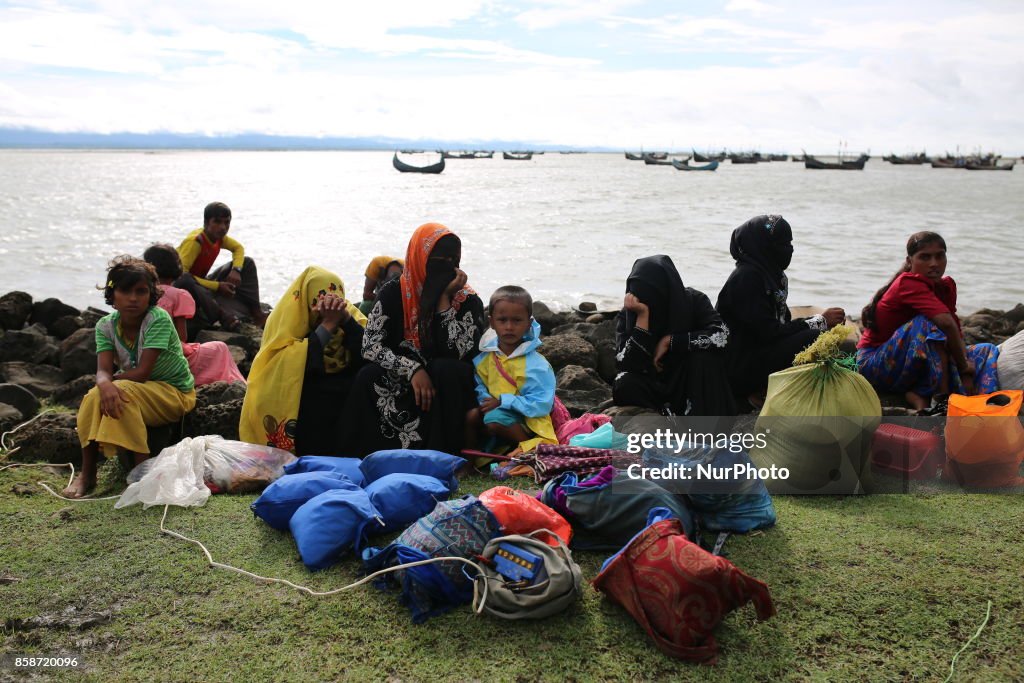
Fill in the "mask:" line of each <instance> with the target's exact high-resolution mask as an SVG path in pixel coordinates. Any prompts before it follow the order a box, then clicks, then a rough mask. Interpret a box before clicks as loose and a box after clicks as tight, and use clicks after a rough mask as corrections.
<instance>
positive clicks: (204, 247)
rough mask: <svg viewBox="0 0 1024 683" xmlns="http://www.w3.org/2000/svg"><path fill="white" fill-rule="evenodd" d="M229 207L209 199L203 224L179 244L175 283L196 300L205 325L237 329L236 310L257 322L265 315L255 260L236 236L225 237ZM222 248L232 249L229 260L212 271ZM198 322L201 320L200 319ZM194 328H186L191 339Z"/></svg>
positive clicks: (259, 322)
mask: <svg viewBox="0 0 1024 683" xmlns="http://www.w3.org/2000/svg"><path fill="white" fill-rule="evenodd" d="M230 228H231V209H229V208H228V206H227V205H226V204H224V203H223V202H211V203H210V204H207V205H206V208H205V209H204V210H203V227H202V228H199V229H197V230H193V231H192V232H190V233H189V234H188V236H186V237H185V239H184V240H183V241H182V242H181V244H180V245H179V246H178V255H179V256H180V257H181V266H182V269H183V270H184V271H185V272H184V274H183V275H182V276H181V277H180V278H178V280H176V281H175V283H174V286H175V287H179V288H181V289H184V290H185V291H187V292H188V293H189V294H191V295H192V298H193V299H195V301H196V308H197V309H199V311H200V312H201V313H202V316H196V318H197V319H198V318H204V319H205V320H204V321H203V322H205V323H206V324H207V325H212V324H213V323H215V322H220V324H221V327H223V328H224V329H226V330H232V331H234V330H237V329H238V326H239V324H240V321H239V319H238V314H239V313H242V314H243V315H244V314H246V313H247V314H248V315H249V316H250V317H251V318H252V319H253V322H255V323H256V324H257V325H259V326H261V327H262V326H263V323H264V322H266V319H267V316H266V314H265V313H264V312H263V311H262V309H261V308H260V283H259V276H258V275H257V272H256V263H255V262H254V261H253V260H252V259H251V258H249V257H248V256H246V255H245V248H244V247H243V246H242V245H241V243H240V242H238V240H236V239H234V238H232V237H228V230H229V229H230ZM221 249H227V250H228V251H230V252H231V263H229V264H224V265H223V266H221V267H219V268H217V269H216V270H214V271H213V272H212V273H211V272H210V268H212V267H213V263H214V261H216V260H217V256H218V255H219V254H220V250H221ZM200 324H201V323H200ZM196 331H197V330H194V329H193V330H189V339H192V338H193V337H194V335H195V332H196Z"/></svg>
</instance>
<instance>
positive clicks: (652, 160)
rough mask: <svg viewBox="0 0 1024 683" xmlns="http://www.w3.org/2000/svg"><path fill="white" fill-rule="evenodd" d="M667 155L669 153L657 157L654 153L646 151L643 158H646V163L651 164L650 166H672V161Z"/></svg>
mask: <svg viewBox="0 0 1024 683" xmlns="http://www.w3.org/2000/svg"><path fill="white" fill-rule="evenodd" d="M667 156H668V155H667V154H666V155H665V157H656V156H654V155H653V154H647V153H645V154H644V155H643V159H644V163H645V164H647V165H649V166H671V165H672V161H671V160H670V159H668V158H666V157H667ZM686 158H687V159H689V158H690V157H686Z"/></svg>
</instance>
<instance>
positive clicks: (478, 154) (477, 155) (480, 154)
mask: <svg viewBox="0 0 1024 683" xmlns="http://www.w3.org/2000/svg"><path fill="white" fill-rule="evenodd" d="M493 157H494V152H493V151H491V152H486V151H483V150H477V151H475V152H473V158H474V159H491V158H493Z"/></svg>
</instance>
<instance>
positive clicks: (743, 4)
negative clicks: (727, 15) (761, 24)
mask: <svg viewBox="0 0 1024 683" xmlns="http://www.w3.org/2000/svg"><path fill="white" fill-rule="evenodd" d="M725 11H726V12H749V13H750V14H753V15H754V16H762V15H765V14H777V13H779V12H781V11H782V10H781V9H780V8H778V7H775V6H774V5H769V4H767V3H764V2H760V0H730V2H728V3H726V5H725Z"/></svg>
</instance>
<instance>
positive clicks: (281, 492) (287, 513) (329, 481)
mask: <svg viewBox="0 0 1024 683" xmlns="http://www.w3.org/2000/svg"><path fill="white" fill-rule="evenodd" d="M358 488H359V487H358V486H356V485H355V484H353V483H352V482H351V481H349V479H348V477H346V476H345V475H344V474H342V473H340V472H301V473H299V474H286V475H284V476H283V477H281V478H279V479H278V480H276V481H274V482H273V483H271V484H270V486H268V487H267V488H266V489H264V491H263V493H262V495H260V497H259V498H257V499H256V500H255V502H253V504H252V505H250V506H249V508H250V509H251V510H252V511H253V514H254V515H256V516H257V517H259V518H260V519H262V520H263V521H264V522H266V523H267V524H269V525H270V526H272V527H274V528H275V529H277V530H278V531H287V530H288V522H289V521H290V520H291V518H292V515H294V514H295V511H296V510H298V509H299V508H300V507H301V506H302V504H303V503H305V502H306V501H308V500H309V499H310V498H315V497H316V496H319V495H320V494H321V493H323V492H325V491H330V490H332V489H358Z"/></svg>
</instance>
